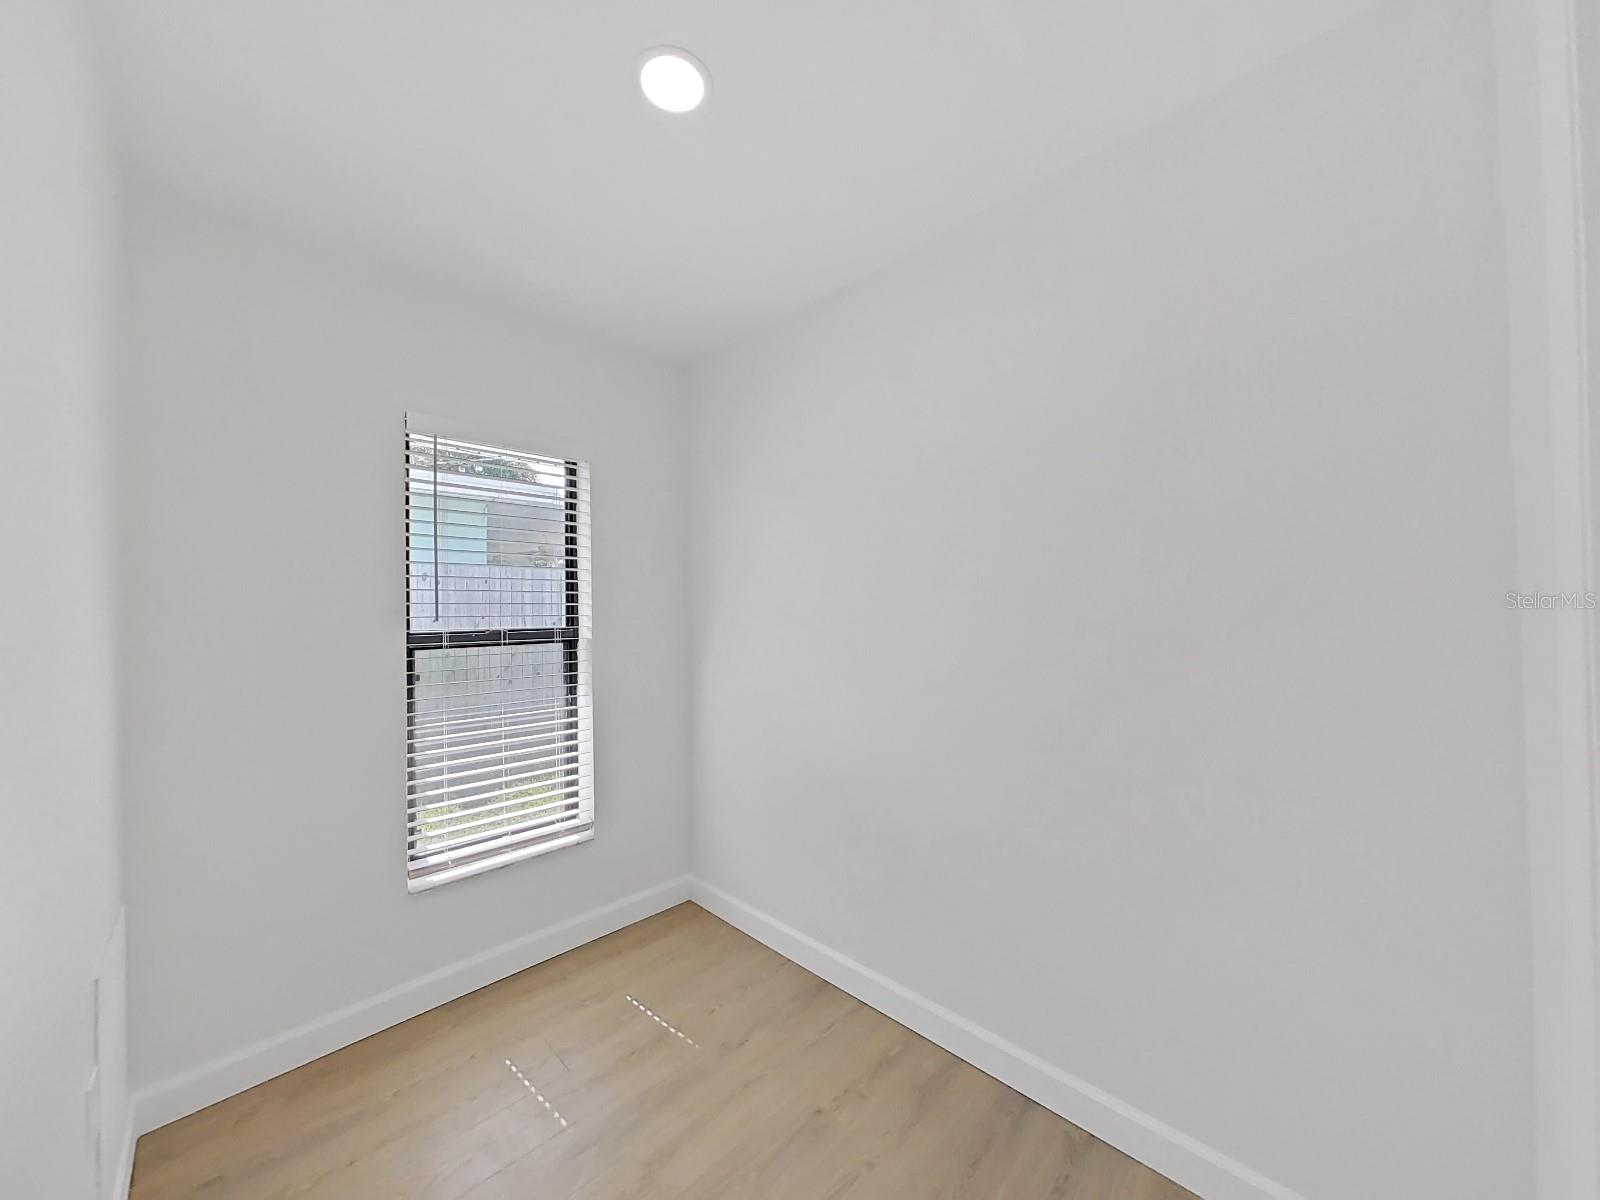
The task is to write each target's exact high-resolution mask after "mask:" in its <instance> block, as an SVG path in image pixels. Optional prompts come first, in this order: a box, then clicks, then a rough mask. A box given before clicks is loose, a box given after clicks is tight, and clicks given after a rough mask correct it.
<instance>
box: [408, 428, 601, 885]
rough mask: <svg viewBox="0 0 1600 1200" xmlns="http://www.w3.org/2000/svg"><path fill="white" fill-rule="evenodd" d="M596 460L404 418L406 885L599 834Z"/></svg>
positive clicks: (450, 876) (512, 859)
mask: <svg viewBox="0 0 1600 1200" xmlns="http://www.w3.org/2000/svg"><path fill="white" fill-rule="evenodd" d="M589 634H590V601H589V471H588V467H587V465H586V464H584V463H581V462H578V461H576V460H572V459H563V458H552V457H547V456H544V455H539V454H531V453H527V452H524V451H520V450H512V449H502V448H497V447H492V446H484V445H479V444H476V443H472V442H465V441H460V440H456V439H452V438H444V437H436V436H433V435H432V434H426V433H423V432H420V431H418V430H417V429H414V428H411V427H410V426H409V425H408V427H407V430H406V714H407V715H406V866H407V878H408V880H409V886H410V888H411V890H412V891H420V890H423V889H425V888H429V887H434V886H437V885H438V884H441V883H446V882H449V881H450V880H452V879H458V878H461V877H463V876H465V875H473V874H477V873H478V872H480V871H485V870H489V869H491V868H493V867H498V866H503V865H505V864H507V863H511V862H516V861H519V860H520V859H523V858H527V857H530V856H532V855H535V854H540V853H543V852H545V851H548V850H553V849H557V848H558V847H561V846H570V845H573V844H575V843H577V842H581V841H586V840H588V839H589V838H590V837H592V836H593V833H594V777H593V775H594V772H593V764H594V747H593V742H594V731H593V717H592V711H591V704H590V699H591V697H590V686H589V674H590V673H589Z"/></svg>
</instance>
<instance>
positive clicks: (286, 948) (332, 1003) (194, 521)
mask: <svg viewBox="0 0 1600 1200" xmlns="http://www.w3.org/2000/svg"><path fill="white" fill-rule="evenodd" d="M130 221H131V230H130V241H129V249H128V264H129V272H130V279H131V282H130V287H129V291H128V295H127V297H126V305H127V307H126V314H127V322H128V329H127V348H128V349H127V353H128V357H127V362H126V364H125V370H126V379H125V380H124V384H125V390H126V395H125V401H124V405H123V409H122V418H123V420H122V423H121V447H122V453H123V455H124V458H125V461H126V463H127V468H126V472H125V473H126V477H127V478H126V484H125V488H124V494H123V496H122V498H121V499H122V504H123V511H122V516H123V529H124V530H125V531H126V539H125V543H124V547H123V551H124V567H125V571H126V574H127V580H128V593H127V597H126V603H125V606H124V610H123V620H122V624H121V627H120V632H121V635H122V638H123V641H124V646H123V649H124V658H123V667H124V670H125V675H124V688H123V704H124V715H123V736H124V745H125V748H126V764H127V767H126V773H127V792H128V797H129V802H128V808H129V815H128V835H127V853H128V902H129V916H130V922H129V929H130V955H131V958H132V963H133V969H132V976H131V981H130V1020H131V1023H132V1027H133V1030H134V1037H135V1042H136V1044H135V1055H134V1061H133V1072H134V1081H135V1085H136V1086H137V1087H139V1088H141V1089H146V1090H147V1091H153V1092H154V1093H156V1094H157V1096H158V1099H157V1101H155V1102H154V1104H155V1108H154V1110H153V1111H154V1112H155V1119H165V1118H170V1117H173V1116H177V1115H180V1113H181V1111H183V1109H184V1108H185V1107H187V1106H188V1105H190V1104H193V1103H196V1102H203V1101H205V1100H209V1099H215V1098H218V1096H217V1095H215V1094H207V1091H208V1089H212V1088H213V1085H216V1086H221V1084H223V1083H225V1082H226V1081H227V1080H228V1079H229V1078H233V1079H234V1080H235V1083H236V1085H242V1082H244V1081H253V1080H249V1078H248V1076H249V1073H250V1071H252V1070H255V1069H256V1068H257V1067H258V1066H260V1065H261V1064H262V1063H266V1064H267V1065H268V1067H269V1068H270V1067H272V1066H274V1065H275V1066H276V1067H277V1069H281V1067H282V1066H283V1065H285V1064H284V1063H283V1062H282V1060H281V1058H274V1056H273V1055H272V1054H268V1055H266V1056H265V1057H262V1055H261V1053H260V1043H262V1042H263V1041H268V1040H270V1039H273V1038H275V1037H277V1036H279V1035H282V1034H285V1033H287V1032H289V1031H292V1030H295V1029H296V1028H297V1027H299V1026H301V1025H303V1024H306V1023H313V1024H314V1023H317V1022H321V1021H323V1020H324V1019H326V1018H329V1017H330V1016H333V1017H336V1018H338V1014H339V1013H340V1011H341V1010H343V1009H345V1008H346V1006H351V1005H361V1004H363V1003H365V1002H367V1001H370V1000H372V999H373V998H374V997H380V996H381V995H382V994H384V993H386V992H388V991H389V989H394V988H403V987H404V986H405V985H407V984H408V983H410V982H412V981H414V980H416V979H418V977H421V976H425V975H427V974H428V973H430V972H434V971H439V970H443V969H447V968H449V967H450V966H451V965H452V964H455V963H457V962H458V961H460V960H462V959H466V958H468V957H469V956H473V955H477V954H481V953H484V952H486V951H488V950H491V949H492V948H494V947H496V946H499V945H501V944H503V943H506V942H508V941H512V940H514V939H518V938H522V937H525V936H526V935H528V934H530V933H532V932H534V931H536V930H539V929H541V928H543V927H546V926H549V925H552V924H556V923H559V922H562V921H565V920H568V919H569V918H572V917H574V916H575V915H577V914H580V913H583V912H585V911H587V910H590V909H593V908H595V907H596V906H600V905H606V904H609V903H610V902H612V901H616V900H618V899H619V898H621V897H624V896H626V895H629V894H631V893H634V892H637V891H639V890H641V889H646V888H649V887H652V886H653V885H657V884H660V883H662V882H663V881H666V880H669V879H672V878H674V877H679V876H681V875H682V874H683V873H684V872H685V870H686V869H687V865H688V858H689V850H688V837H689V813H688V791H687V753H688V734H687V729H686V718H685V716H684V703H683V694H684V683H683V680H684V672H685V670H686V667H687V650H686V633H685V628H686V617H685V611H684V605H685V598H686V584H685V575H684V567H683V562H684V555H685V545H684V543H685V524H684V519H685V510H686V497H685V493H684V488H683V485H682V479H683V470H684V458H685V454H686V449H687V446H686V436H685V432H684V425H685V422H684V410H683V401H682V396H681V388H682V377H681V372H679V371H678V370H676V369H672V368H667V367H664V366H661V365H658V364H656V363H653V362H650V361H647V360H645V359H641V358H639V357H636V356H634V355H632V354H629V353H625V352H621V351H615V350H613V349H611V348H609V347H608V346H605V345H602V344H599V343H597V342H595V341H594V340H592V339H591V338H589V337H587V336H586V335H583V334H579V333H575V332H573V331H571V330H568V329H565V328H563V327H561V326H559V325H556V324H552V323H550V322H549V321H548V320H545V319H543V318H541V317H539V316H537V315H535V314H532V313H528V312H523V311H519V310H518V309H516V308H514V307H512V306H511V305H509V304H508V303H504V302H502V301H500V300H497V299H495V298H493V297H487V296H482V297H480V296H476V295H471V294H465V293H461V292H458V291H455V290H453V289H452V288H451V286H450V285H448V284H445V283H442V282H440V281H437V280H433V279H430V278H425V277H422V276H417V275H412V274H409V273H407V272H405V271H403V270H400V269H398V268H389V267H386V266H382V265H379V264H376V263H371V262H368V261H365V260H363V259H361V258H359V257H354V256H350V255H347V254H346V253H345V252H343V251H342V250H341V249H340V248H338V247H336V246H329V245H320V244H313V243H309V242H300V241H297V240H296V239H295V238H294V237H292V236H289V235H286V234H283V233H279V232H277V231H275V230H273V229H271V228H269V227H265V226H258V225H255V224H252V223H251V222H250V221H248V220H245V219H243V218H234V217H230V216H225V215H221V214H217V213H213V212H210V211H208V210H206V209H203V208H198V207H191V206H190V205H189V204H188V203H187V202H185V201H183V200H179V199H176V198H174V197H171V196H169V195H166V194H163V193H161V192H159V191H158V190H155V189H152V188H146V187H141V188H140V189H139V191H138V193H137V194H136V195H135V197H134V198H133V202H132V206H131V213H130ZM408 410H410V411H421V412H426V413H429V414H433V415H435V416H439V417H446V418H452V419H454V420H457V421H459V422H463V423H465V424H466V426H467V427H469V428H482V429H483V430H484V431H485V432H486V434H487V433H493V434H495V435H503V436H508V437H518V438H519V439H521V435H522V433H525V434H526V438H525V440H526V442H527V446H526V448H528V449H530V450H534V451H552V452H556V453H562V454H570V455H576V456H580V457H584V458H587V459H588V460H589V461H590V463H591V467H592V479H593V488H594V500H593V504H594V517H593V523H594V524H593V527H594V546H595V549H594V564H595V565H594V571H595V583H594V612H595V630H596V634H595V643H594V659H595V664H596V665H595V722H596V728H597V731H598V734H599V739H600V741H599V747H598V752H597V753H598V758H597V764H596V774H597V824H596V836H595V839H594V841H593V842H591V843H589V844H587V845H584V846H579V847H574V848H571V849H566V850H562V851H558V852H556V853H553V854H550V855H546V856H543V857H540V858H537V859H535V860H532V861H529V862H524V863H519V864H517V865H514V866H510V867H507V868H504V869H501V870H498V871H493V872H489V873H487V874H485V875H483V876H480V877H477V878H473V879H468V880H465V881H461V882H457V883H455V884H452V885H450V886H448V887H444V888H441V889H438V890H435V891H432V892H429V893H426V894H422V895H418V896H410V895H408V894H407V892H406V875H405V865H404V816H403V814H404V791H405V789H404V779H405V775H404V757H403V754H404V751H403V736H404V735H403V727H404V702H405V693H404V659H403V653H404V649H403V648H404V641H403V638H404V582H403V571H404V549H403V540H402V539H403V514H402V504H401V499H402V480H403V475H402V471H403V465H402V458H401V444H402V443H401V433H402V419H403V415H404V414H405V413H406V412H407V411H408ZM479 423H481V424H479ZM519 431H521V432H519ZM440 998H441V997H439V996H437V995H436V994H435V993H434V992H430V993H429V994H428V996H427V999H428V1003H437V1002H438V1001H439V999H440ZM427 1006H428V1004H424V1005H423V1007H427ZM383 1011H387V1012H390V1013H391V1015H392V1008H390V1009H384V1010H383ZM339 1019H340V1020H342V1018H339ZM360 1019H365V1018H360ZM359 1024H360V1020H357V1022H356V1025H357V1026H358V1028H357V1033H360V1032H367V1031H368V1030H365V1029H361V1028H359ZM333 1028H334V1029H335V1032H338V1031H339V1030H345V1031H346V1034H347V1036H345V1037H342V1038H340V1037H333V1036H332V1035H329V1036H330V1038H332V1041H331V1044H329V1043H328V1042H327V1041H324V1042H323V1043H322V1044H316V1043H317V1039H316V1038H312V1039H311V1041H310V1042H306V1041H305V1039H301V1040H300V1041H297V1042H295V1045H296V1046H303V1045H312V1047H313V1050H314V1052H321V1051H322V1050H326V1049H331V1048H333V1046H334V1045H337V1044H338V1042H339V1041H340V1040H348V1029H349V1025H348V1023H347V1024H342V1025H341V1024H338V1021H337V1020H336V1022H335V1026H334V1027H333ZM240 1054H242V1055H244V1056H245V1057H246V1058H247V1059H250V1063H251V1064H254V1065H250V1064H247V1066H246V1067H245V1068H243V1070H244V1076H245V1078H244V1080H240V1079H239V1078H238V1077H237V1076H229V1075H228V1074H227V1072H223V1073H222V1074H215V1073H214V1072H213V1069H214V1068H216V1067H217V1065H218V1062H219V1060H222V1059H226V1058H227V1057H228V1056H230V1055H240ZM252 1056H253V1057H252ZM190 1072H199V1073H200V1074H201V1075H202V1076H204V1075H206V1074H207V1072H213V1076H212V1078H211V1081H210V1082H205V1081H202V1083H201V1084H200V1085H198V1086H197V1087H191V1086H189V1085H188V1084H185V1083H183V1081H182V1080H181V1079H180V1078H179V1077H182V1076H184V1075H185V1073H190ZM267 1073H269V1074H270V1073H273V1071H272V1070H271V1069H269V1070H268V1071H267ZM223 1090H224V1091H226V1090H233V1089H232V1088H231V1087H227V1088H224V1089H223ZM145 1123H148V1120H147V1121H146V1122H145Z"/></svg>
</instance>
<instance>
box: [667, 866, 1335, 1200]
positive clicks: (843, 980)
mask: <svg viewBox="0 0 1600 1200" xmlns="http://www.w3.org/2000/svg"><path fill="white" fill-rule="evenodd" d="M690 899H692V900H693V901H694V902H695V903H696V904H698V905H700V906H701V907H702V908H704V909H706V910H707V911H709V912H712V913H715V914H716V915H717V916H719V917H721V918H722V919H723V920H724V921H726V922H728V924H730V925H732V926H734V927H735V928H737V929H740V930H743V931H744V932H745V933H747V934H749V935H750V936H751V937H753V938H755V939H756V940H757V941H758V942H761V943H763V944H765V945H766V946H768V947H770V948H771V949H773V950H776V951H777V952H778V953H779V954H781V955H783V956H784V957H785V958H788V959H791V960H792V961H794V962H796V963H799V964H800V965H801V966H802V967H804V968H806V970H808V971H810V972H812V973H813V974H815V975H819V976H821V977H822V978H823V979H826V980H827V981H828V982H829V983H831V984H833V985H834V986H835V987H837V988H840V989H842V990H844V991H846V992H849V993H850V994H851V995H852V996H854V997H855V998H856V999H858V1000H860V1001H862V1002H863V1003H865V1004H869V1005H871V1006H872V1007H873V1008H875V1009H877V1010H878V1011H879V1012H881V1013H883V1014H885V1015H886V1016H889V1017H892V1018H893V1019H894V1020H896V1021H898V1022H899V1023H900V1024H902V1025H904V1026H906V1028H908V1029H912V1030H915V1031H916V1032H917V1033H919V1034H921V1035H922V1036H923V1037H925V1038H927V1039H928V1040H929V1041H930V1042H933V1043H935V1044H936V1045H939V1046H942V1047H944V1049H946V1050H948V1051H950V1053H952V1054H954V1055H955V1056H956V1057H957V1058H960V1059H964V1060H965V1061H967V1062H969V1063H971V1064H972V1065H973V1066H975V1067H977V1068H978V1069H979V1070H980V1071H983V1072H985V1073H986V1074H989V1075H992V1076H994V1077H995V1078H996V1079H998V1080H1000V1082H1002V1083H1004V1084H1006V1085H1007V1086H1009V1087H1012V1088H1015V1089H1016V1090H1017V1091H1019V1092H1021V1093H1022V1094H1023V1095H1024V1096H1027V1097H1029V1098H1030V1099H1032V1100H1034V1101H1037V1102H1038V1103H1039V1104H1042V1105H1044V1107H1046V1108H1048V1109H1049V1110H1050V1111H1051V1112H1054V1113H1057V1114H1059V1115H1060V1116H1062V1117H1065V1118H1066V1119H1067V1120H1069V1121H1071V1122H1072V1123H1073V1124H1074V1125H1077V1126H1078V1127H1079V1128H1081V1129H1086V1130H1088V1131H1089V1132H1090V1133H1092V1134H1094V1135H1095V1136H1096V1137H1098V1138H1100V1139H1101V1140H1102V1141H1105V1142H1109V1143H1110V1144H1111V1145H1113V1146H1115V1147H1116V1148H1117V1149H1119V1150H1121V1151H1122V1152H1123V1153H1124V1154H1127V1155H1129V1156H1131V1157H1133V1158H1135V1159H1137V1160H1138V1161H1140V1162H1142V1163H1144V1164H1145V1165H1146V1166H1148V1167H1151V1168H1152V1169H1154V1170H1156V1171H1159V1172H1160V1173H1161V1174H1163V1175H1165V1176H1166V1177H1167V1178H1168V1179H1171V1180H1173V1181H1174V1182H1176V1183H1180V1184H1182V1185H1183V1186H1184V1187H1186V1188H1188V1189H1189V1190H1190V1191H1191V1192H1194V1193H1195V1194H1196V1195H1198V1196H1201V1197H1203V1198H1204V1200H1305V1198H1304V1197H1302V1196H1301V1195H1300V1194H1299V1193H1297V1192H1294V1191H1291V1190H1290V1189H1289V1188H1286V1187H1284V1186H1283V1185H1282V1184H1280V1183H1276V1182H1274V1181H1273V1180H1271V1179H1268V1178H1266V1176H1264V1175H1261V1174H1260V1173H1259V1172H1256V1171H1252V1170H1251V1169H1250V1168H1249V1167H1247V1166H1245V1165H1244V1164H1243V1163H1239V1162H1235V1161H1234V1160H1233V1159H1231V1158H1229V1157H1228V1156H1227V1155H1225V1154H1223V1153H1221V1152H1220V1151H1217V1150H1214V1149H1212V1148H1211V1147H1210V1146H1207V1145H1205V1144H1204V1143H1203V1142H1200V1141H1198V1140H1196V1139H1195V1138H1192V1137H1190V1136H1189V1135H1188V1134H1185V1133H1183V1132H1181V1131H1180V1130H1177V1129H1174V1128H1172V1127H1171V1126H1170V1125H1166V1124H1164V1123H1163V1122H1161V1121H1158V1120H1156V1119H1155V1118H1154V1117H1152V1116H1150V1115H1149V1114H1147V1113H1143V1112H1140V1111H1139V1110H1138V1109H1136V1108H1134V1107H1133V1106H1132V1105H1131V1104H1127V1103H1124V1102H1123V1101H1121V1100H1119V1099H1117V1098H1116V1097H1115V1096H1112V1095H1110V1094H1109V1093H1107V1092H1103V1091H1101V1090H1100V1089H1099V1088H1097V1087H1095V1086H1094V1085H1093V1084H1090V1083H1086V1082H1085V1081H1084V1080H1082V1079H1079V1078H1077V1077H1076V1076H1075V1075H1072V1074H1071V1073H1069V1072H1067V1071H1064V1070H1062V1069H1061V1068H1060V1067H1058V1066H1055V1065H1054V1064H1052V1063H1048V1062H1045V1061H1044V1060H1043V1059H1041V1058H1039V1057H1038V1056H1037V1055H1035V1054H1030V1053H1029V1052H1028V1051H1026V1050H1024V1049H1023V1048H1022V1047H1020V1046H1016V1045H1013V1044H1012V1043H1010V1042H1008V1041H1006V1040H1005V1039H1004V1038H1002V1037H1000V1036H999V1035H997V1034H995V1033H992V1032H990V1031H989V1030H987V1029H984V1028H983V1027H982V1026H980V1025H977V1024H974V1023H973V1022H972V1021H969V1020H967V1019H966V1018H965V1017H962V1016H959V1015H958V1014H956V1013H953V1012H951V1011H950V1010H949V1009H947V1008H942V1007H940V1006H939V1005H937V1004H935V1003H934V1002H933V1001H931V1000H929V999H927V998H926V997H925V996H921V995H918V994H917V993H916V992H913V991H912V990H911V989H910V988H907V987H903V986H902V985H900V984H898V983H896V982H895V981H894V980H892V979H887V978H885V977H884V976H882V975H880V974H878V972H876V971H874V970H872V969H871V968H870V967H866V966H863V965H862V964H861V963H858V962H856V961H855V960H854V959H852V958H848V957H846V956H845V955H843V954H840V953H839V952H838V951H837V950H834V949H832V948H831V947H828V946H825V945H823V944H822V943H821V942H819V941H817V940H816V939H815V938H813V937H809V936H808V935H806V934H804V933H801V932H800V931H799V930H798V929H795V928H793V927H792V926H789V925H785V924H784V923H783V922H782V921H779V920H778V919H776V918H775V917H771V916H768V915H767V914H766V913H764V912H761V911H760V910H759V909H756V908H753V907H751V906H750V905H748V904H746V903H745V902H744V901H742V900H738V899H736V898H734V897H733V896H730V895H729V894H728V893H727V892H724V891H722V890H721V889H720V888H717V887H713V886H712V885H711V884H709V883H706V882H705V881H704V880H701V879H695V880H694V881H693V883H692V886H691V890H690Z"/></svg>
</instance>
